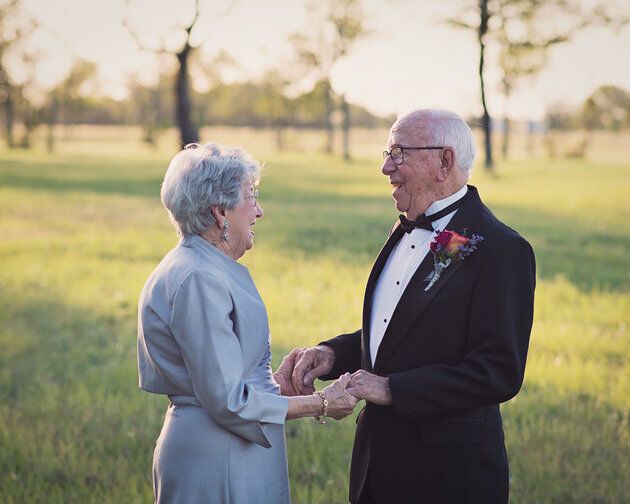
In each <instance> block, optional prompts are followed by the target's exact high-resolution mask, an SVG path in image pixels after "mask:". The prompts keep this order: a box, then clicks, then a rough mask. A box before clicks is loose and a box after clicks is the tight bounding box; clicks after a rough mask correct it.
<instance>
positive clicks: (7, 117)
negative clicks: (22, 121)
mask: <svg viewBox="0 0 630 504" xmlns="http://www.w3.org/2000/svg"><path fill="white" fill-rule="evenodd" d="M34 29H35V23H34V21H33V20H32V19H30V18H25V17H23V16H22V14H21V12H20V5H19V1H18V0H11V1H10V2H8V3H3V4H2V5H0V103H1V105H2V109H3V112H4V126H5V135H6V141H7V146H8V147H9V148H13V147H15V139H14V126H15V120H16V114H17V110H16V109H17V102H22V104H23V105H24V99H25V97H24V92H23V91H24V89H23V87H20V84H19V83H16V82H15V80H14V79H13V78H12V76H11V69H10V68H9V65H8V63H7V61H8V60H9V58H10V57H11V56H16V57H17V60H18V62H19V63H20V64H27V63H28V60H29V55H28V54H27V53H26V52H25V51H24V50H23V47H22V43H23V42H24V40H25V39H26V38H27V37H28V36H29V35H30V34H31V33H32V32H33V30H34ZM23 108H24V109H25V108H26V107H23ZM27 140H28V139H27Z"/></svg>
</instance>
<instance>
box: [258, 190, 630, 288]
mask: <svg viewBox="0 0 630 504" xmlns="http://www.w3.org/2000/svg"><path fill="white" fill-rule="evenodd" d="M266 209H267V215H266V217H265V220H266V222H263V223H261V224H260V226H265V228H264V229H265V232H266V234H265V238H266V239H271V240H272V243H274V244H275V246H277V247H281V248H284V249H292V250H299V251H300V252H301V253H303V254H305V255H306V256H307V257H308V256H319V255H322V254H323V255H329V256H331V257H333V258H334V259H335V260H339V261H343V262H351V263H356V262H357V260H358V259H360V260H362V261H366V263H367V264H368V267H370V266H371V264H372V261H373V260H374V259H375V258H376V255H377V253H378V251H379V250H380V248H381V247H382V245H383V243H384V241H385V240H386V238H387V235H388V232H389V230H390V229H391V226H392V225H393V223H394V222H395V220H396V213H394V212H393V211H392V206H391V204H390V202H389V201H388V200H387V198H381V197H368V196H343V197H340V196H338V195H334V194H332V193H323V192H320V193H317V194H316V193H310V194H309V196H308V198H304V199H299V198H286V199H285V200H284V202H283V203H282V204H278V203H277V202H273V203H269V204H268V205H267V207H266ZM492 210H493V211H494V212H495V213H496V214H497V216H498V217H499V218H501V220H503V221H504V222H505V223H506V224H507V225H509V226H510V227H513V228H514V229H516V230H517V231H518V232H519V233H520V234H521V235H523V236H524V237H525V238H526V239H527V240H528V241H530V243H531V244H532V246H533V248H534V252H535V254H536V260H537V269H538V277H539V278H542V279H546V280H549V279H554V278H555V277H556V276H558V275H560V276H563V277H565V278H566V279H567V280H568V281H569V282H571V283H572V284H574V285H575V286H576V287H577V288H578V289H580V290H582V291H584V292H590V291H591V290H601V291H613V292H625V291H627V290H629V289H630V271H629V270H628V267H627V256H626V251H627V250H628V248H630V237H628V236H626V235H624V234H622V233H614V232H611V231H602V230H597V229H592V227H591V224H590V223H587V222H585V221H581V220H579V219H575V218H567V217H562V216H558V215H553V214H549V213H545V212H540V211H537V210H534V209H531V208H526V209H524V208H522V207H511V206H494V207H493V208H492ZM267 227H270V228H271V229H270V230H269V231H267ZM366 258H367V259H366Z"/></svg>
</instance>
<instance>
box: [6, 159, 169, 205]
mask: <svg viewBox="0 0 630 504" xmlns="http://www.w3.org/2000/svg"><path fill="white" fill-rule="evenodd" d="M75 162H76V161H75ZM162 176H163V174H161V173H160V174H159V175H158V174H156V170H155V164H154V163H151V162H135V163H132V162H128V161H127V162H125V163H124V164H123V163H120V164H117V163H116V162H115V161H114V160H112V161H111V162H106V161H103V160H96V161H95V160H86V161H84V162H80V163H78V164H69V163H67V162H63V161H59V162H55V161H45V162H37V161H30V160H29V161H22V160H3V161H2V170H0V185H2V186H5V187H13V188H16V189H26V190H33V191H54V192H60V193H68V192H86V193H95V194H117V195H123V196H143V197H149V198H158V199H159V194H160V184H161V182H162Z"/></svg>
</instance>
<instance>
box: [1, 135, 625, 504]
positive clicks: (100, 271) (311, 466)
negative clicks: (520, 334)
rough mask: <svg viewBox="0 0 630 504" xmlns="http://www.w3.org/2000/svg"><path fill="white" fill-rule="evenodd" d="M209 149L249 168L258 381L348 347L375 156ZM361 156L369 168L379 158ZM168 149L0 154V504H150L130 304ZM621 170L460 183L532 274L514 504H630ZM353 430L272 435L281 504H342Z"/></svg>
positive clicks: (512, 174)
mask: <svg viewBox="0 0 630 504" xmlns="http://www.w3.org/2000/svg"><path fill="white" fill-rule="evenodd" d="M212 133H213V134H212V137H213V138H216V139H217V140H219V141H222V142H225V143H241V144H243V145H245V146H247V147H248V148H250V149H251V150H252V151H253V153H254V154H255V155H256V156H257V157H258V158H259V159H261V160H263V161H265V163H266V166H267V168H266V175H265V177H264V180H263V182H262V184H261V194H262V196H261V203H262V205H263V207H264V209H265V212H266V213H265V217H264V219H262V221H261V222H260V223H259V224H258V225H257V226H256V228H257V233H256V247H255V249H254V250H253V251H251V252H250V253H249V254H248V255H246V256H245V258H244V263H245V264H247V265H248V267H249V268H250V270H251V272H252V275H253V277H254V279H255V281H256V283H257V285H258V287H259V289H260V291H261V294H262V296H263V298H264V300H265V302H266V305H267V308H268V311H269V315H270V321H271V328H272V338H273V342H274V353H275V356H274V357H275V360H276V362H278V361H279V360H280V358H281V356H282V355H283V353H284V352H286V351H287V350H288V349H290V348H292V347H293V346H305V345H310V344H313V343H315V342H318V341H320V340H322V339H325V338H329V337H331V336H334V335H336V334H338V333H340V332H343V331H348V330H354V329H356V328H358V326H359V321H360V316H361V315H360V314H361V303H362V297H363V288H364V284H365V281H366V279H367V275H368V273H369V269H370V266H371V263H372V260H373V258H374V257H375V255H376V253H377V251H378V250H379V248H380V246H381V244H382V241H383V240H384V238H385V236H386V233H387V231H388V229H389V227H390V225H391V223H392V222H393V219H394V218H395V216H396V213H395V210H394V207H393V205H392V203H391V200H390V196H389V187H388V185H387V184H386V181H385V178H384V177H383V176H382V175H380V172H379V166H380V162H379V159H378V157H377V155H374V156H372V154H371V152H370V150H368V149H367V148H365V149H363V148H361V149H360V150H359V149H357V152H361V153H362V154H363V156H364V157H358V158H357V159H356V160H355V161H353V162H352V163H349V164H348V163H343V162H341V161H340V160H338V159H337V158H336V157H332V156H325V155H322V154H317V153H316V152H313V151H312V150H305V151H303V152H297V151H293V152H288V153H278V152H274V151H273V150H272V149H271V147H269V146H268V143H267V140H268V138H271V134H269V135H267V136H264V135H258V134H255V133H253V132H247V131H241V132H234V131H231V132H230V131H224V132H212ZM208 138H210V136H208ZM371 141H372V140H370V139H367V140H366V142H365V145H366V146H370V147H373V149H374V153H375V154H376V153H377V152H378V151H379V149H378V148H379V147H380V145H381V143H383V142H384V141H385V138H382V139H381V141H380V142H381V143H379V144H375V145H372V144H371V143H370V142H371ZM169 145H172V144H169ZM169 145H165V146H163V147H162V148H161V150H158V151H151V150H149V149H148V148H146V147H143V146H140V145H138V144H136V143H135V139H133V138H129V137H127V138H119V137H117V136H113V137H107V136H99V137H98V139H97V138H81V139H80V140H75V141H73V142H65V143H62V144H61V145H60V147H59V152H58V153H57V154H54V155H48V154H45V153H44V152H42V151H40V150H35V151H32V152H20V151H17V152H7V151H0V236H1V237H2V238H1V241H0V502H2V503H37V502H46V503H112V504H113V503H136V502H138V503H139V502H150V501H151V499H152V489H151V469H150V468H151V455H152V450H153V446H154V442H155V439H156V437H157V435H158V433H159V430H160V427H161V423H162V419H163V414H164V410H165V408H166V404H167V401H166V399H165V398H163V397H160V396H152V395H149V394H146V393H143V392H141V391H139V390H138V389H137V385H136V384H137V375H136V356H135V337H136V335H135V331H136V302H137V298H138V294H139V292H140V289H141V287H142V285H143V283H144V280H145V279H146V277H147V276H148V274H149V273H150V272H151V270H152V269H153V268H154V266H155V265H156V264H157V262H158V261H159V260H160V259H161V257H162V256H163V255H164V254H165V253H166V252H167V251H168V250H169V249H170V248H171V247H172V246H173V245H174V244H175V243H176V236H175V233H174V231H173V230H172V228H171V227H170V224H169V222H168V219H167V216H166V214H165V212H164V210H163V209H162V208H161V206H160V202H159V196H158V193H159V185H160V180H161V177H162V175H163V173H164V170H165V168H166V164H167V162H168V159H169V156H170V155H171V154H172V151H171V150H170V149H169V148H168V147H169ZM626 145H628V144H627V143H626ZM626 153H627V152H626ZM620 158H624V156H620ZM625 159H626V161H625V162H602V163H598V162H593V161H588V160H561V159H554V160H545V159H541V158H536V159H535V160H533V161H527V160H520V161H514V162H511V163H503V164H502V165H501V167H500V177H499V178H490V177H487V176H485V175H484V174H483V173H481V170H478V171H477V172H476V173H475V175H474V179H473V183H474V184H475V185H477V186H478V187H479V189H480V192H481V195H482V197H483V198H484V200H485V201H486V203H487V204H488V205H489V206H490V207H491V208H492V209H493V210H494V211H495V213H496V214H497V215H498V216H499V217H500V218H501V219H503V220H504V221H505V222H506V223H508V224H509V225H511V226H512V227H514V228H516V229H517V230H519V231H520V232H521V234H523V235H524V236H525V237H526V238H527V239H528V240H529V241H530V242H531V243H532V245H533V247H534V249H535V251H536V256H537V261H538V287H537V293H536V294H537V296H536V312H535V322H534V329H533V334H532V340H531V348H530V353H529V360H528V366H527V372H526V379H525V384H524V386H523V389H522V391H521V393H520V394H519V395H518V397H517V398H516V399H514V400H512V401H510V402H509V403H507V404H505V405H504V406H503V408H502V410H503V414H504V420H505V430H506V435H507V444H508V452H509V456H510V461H511V480H512V481H511V501H512V502H514V503H569V502H576V503H621V502H628V499H630V478H629V477H628V475H629V474H630V425H629V423H630V416H629V415H630V364H629V363H628V360H629V357H630V338H629V335H628V323H629V322H630V297H629V296H628V294H629V291H630V260H629V259H628V257H627V251H628V249H629V248H630V224H629V222H630V198H628V189H629V187H630V184H629V182H630V163H628V161H627V156H625ZM353 429H354V422H353V421H352V419H347V420H346V421H343V422H340V423H336V422H330V423H328V424H327V425H325V426H323V427H322V426H318V425H316V424H315V422H314V421H311V420H309V419H303V420H298V421H292V422H289V423H288V425H287V436H288V442H289V463H290V475H291V487H292V496H293V500H294V502H295V503H297V504H310V503H322V504H323V503H343V502H346V501H347V498H346V496H347V474H348V468H349V462H350V449H351V444H352V438H353Z"/></svg>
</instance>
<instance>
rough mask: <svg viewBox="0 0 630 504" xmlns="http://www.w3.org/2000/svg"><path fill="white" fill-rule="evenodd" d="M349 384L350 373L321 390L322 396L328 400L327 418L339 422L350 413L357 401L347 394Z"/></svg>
mask: <svg viewBox="0 0 630 504" xmlns="http://www.w3.org/2000/svg"><path fill="white" fill-rule="evenodd" d="M349 383H350V373H346V374H344V375H342V376H340V377H339V379H338V380H336V381H335V382H333V383H332V384H331V385H328V387H326V388H325V389H324V390H322V394H323V396H324V397H325V398H326V399H327V400H328V414H327V416H329V417H331V418H334V419H335V420H341V419H342V418H345V417H347V416H348V415H349V414H350V413H352V411H353V410H354V407H355V406H356V404H357V403H358V402H359V400H358V399H357V398H356V397H354V396H352V395H350V394H349V393H348V389H347V388H346V387H347V386H348V384H349Z"/></svg>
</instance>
